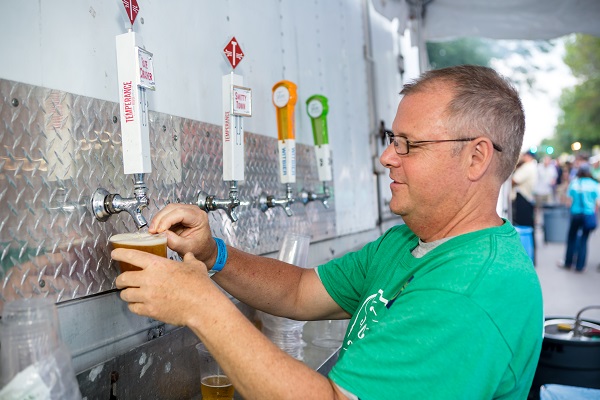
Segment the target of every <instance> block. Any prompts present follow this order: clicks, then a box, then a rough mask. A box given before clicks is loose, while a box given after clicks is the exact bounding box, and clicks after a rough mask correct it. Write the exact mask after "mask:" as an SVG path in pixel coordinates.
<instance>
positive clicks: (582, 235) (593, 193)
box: [559, 164, 600, 272]
mask: <svg viewBox="0 0 600 400" xmlns="http://www.w3.org/2000/svg"><path fill="white" fill-rule="evenodd" d="M567 194H568V196H569V202H570V209H571V220H570V224H569V233H568V236H567V251H566V254H565V259H564V261H560V262H559V267H561V268H565V269H571V268H572V266H573V262H574V261H575V271H576V272H583V270H584V269H585V262H586V259H587V242H588V237H589V234H590V229H589V228H588V227H586V225H585V223H584V222H585V216H586V215H591V214H594V216H595V217H596V218H597V216H598V207H599V206H600V187H599V186H598V182H597V181H596V180H595V179H594V178H593V177H592V174H591V172H590V167H589V165H587V164H580V165H579V167H578V169H577V174H576V176H575V179H573V180H572V181H571V183H570V184H569V189H568V191H567Z"/></svg>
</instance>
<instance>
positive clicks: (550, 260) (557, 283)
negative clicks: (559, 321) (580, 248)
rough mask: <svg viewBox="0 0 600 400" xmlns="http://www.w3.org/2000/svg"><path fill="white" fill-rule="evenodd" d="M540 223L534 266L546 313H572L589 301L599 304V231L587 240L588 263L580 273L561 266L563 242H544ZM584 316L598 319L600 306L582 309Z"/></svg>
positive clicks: (556, 314)
mask: <svg viewBox="0 0 600 400" xmlns="http://www.w3.org/2000/svg"><path fill="white" fill-rule="evenodd" d="M543 232H544V231H543V227H542V226H540V227H538V228H537V229H536V245H537V251H536V256H537V263H536V270H537V272H538V276H539V278H540V283H541V285H542V292H543V295H544V308H545V315H546V316H563V317H575V315H576V314H577V312H578V311H579V310H581V309H582V308H583V307H586V306H589V305H600V231H599V230H596V231H594V232H592V234H591V235H590V238H589V241H588V259H587V266H586V269H585V271H584V272H583V273H575V272H573V271H568V270H564V269H560V268H558V267H557V262H558V261H559V260H562V259H563V258H564V256H565V250H566V244H565V243H544V234H543ZM583 315H584V317H586V319H588V318H589V319H594V320H597V321H600V310H590V311H587V312H585V313H584V314H583Z"/></svg>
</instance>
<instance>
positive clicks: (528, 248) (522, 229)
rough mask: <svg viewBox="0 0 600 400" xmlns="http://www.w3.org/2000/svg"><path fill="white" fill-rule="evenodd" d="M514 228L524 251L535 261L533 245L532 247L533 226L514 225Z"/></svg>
mask: <svg viewBox="0 0 600 400" xmlns="http://www.w3.org/2000/svg"><path fill="white" fill-rule="evenodd" d="M515 230H516V231H517V232H518V233H519V236H520V237H521V244H522V245H523V247H524V248H525V252H526V253H527V255H528V256H529V258H531V261H532V262H534V263H535V255H534V251H535V250H534V247H533V228H532V227H530V226H520V225H515Z"/></svg>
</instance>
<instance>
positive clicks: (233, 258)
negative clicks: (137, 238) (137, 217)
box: [112, 66, 543, 399]
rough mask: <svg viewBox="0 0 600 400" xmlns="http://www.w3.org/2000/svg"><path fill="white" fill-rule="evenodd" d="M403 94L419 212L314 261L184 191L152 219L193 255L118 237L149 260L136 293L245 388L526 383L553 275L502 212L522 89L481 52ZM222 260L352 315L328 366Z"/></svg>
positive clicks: (508, 390)
mask: <svg viewBox="0 0 600 400" xmlns="http://www.w3.org/2000/svg"><path fill="white" fill-rule="evenodd" d="M401 94H402V95H404V96H403V98H402V99H401V101H400V104H399V106H398V110H397V114H396V117H395V119H394V122H393V124H392V129H393V131H388V132H387V138H388V143H389V145H388V147H387V148H386V150H385V151H384V152H383V154H382V156H381V158H380V161H381V163H382V164H383V166H385V167H386V168H387V169H388V170H389V176H390V179H391V184H390V189H391V192H392V199H391V202H390V208H391V210H392V211H393V212H394V213H396V214H398V215H400V216H402V218H403V220H404V222H405V224H402V225H397V226H394V227H392V228H390V229H389V230H388V231H387V232H385V233H384V234H383V235H382V236H381V237H380V238H379V239H377V240H375V241H374V242H371V243H368V244H366V245H365V246H364V247H363V248H362V249H361V250H359V251H356V252H352V253H349V254H346V255H344V256H343V257H341V258H338V259H334V260H332V261H330V262H328V263H326V264H324V265H321V266H318V267H317V268H315V269H303V268H298V267H295V266H293V265H289V264H286V263H284V262H281V261H279V260H275V259H271V258H264V257H260V256H256V255H252V254H248V253H245V252H242V251H240V250H237V249H235V248H233V247H231V246H220V245H219V242H218V240H217V241H216V240H215V239H213V237H212V236H211V230H210V227H209V224H208V217H207V215H206V213H205V212H204V211H201V210H200V209H199V208H198V207H196V206H194V205H184V204H170V205H168V206H167V207H165V208H164V209H163V210H161V211H160V212H159V213H158V214H157V215H156V216H155V217H154V219H153V220H152V223H151V225H150V227H149V230H150V232H166V234H167V238H168V245H169V247H170V248H171V249H173V250H176V251H177V252H179V253H180V254H181V255H183V262H176V261H173V260H167V259H163V258H159V257H156V256H153V255H151V254H146V253H141V252H138V251H135V250H126V249H116V250H114V251H113V252H112V257H113V258H114V259H115V260H118V261H126V262H130V263H132V264H135V265H137V266H139V267H141V268H142V271H136V272H125V273H123V274H121V275H119V277H118V278H117V280H116V285H117V287H118V288H121V289H123V290H122V291H121V298H122V299H123V300H124V301H126V302H128V303H129V309H130V310H131V311H132V312H134V313H136V314H140V315H146V316H149V317H151V318H154V319H158V320H161V321H164V322H167V323H170V324H176V325H186V326H188V327H189V328H190V329H191V330H192V331H193V332H194V333H196V334H197V335H198V337H199V338H200V340H201V341H202V342H203V343H204V344H205V345H206V347H207V348H208V349H209V351H210V352H211V353H212V354H213V355H214V356H215V358H216V359H217V360H218V362H219V364H220V365H221V366H222V367H223V370H224V371H225V372H226V373H227V375H228V376H229V377H230V378H231V380H232V381H233V383H234V386H235V388H236V390H237V391H239V393H240V394H241V395H242V396H243V397H244V398H246V399H254V398H256V399H282V398H286V399H294V398H299V399H358V398H360V399H391V398H398V397H399V396H400V397H402V398H407V399H410V398H423V397H426V398H432V399H442V398H445V399H450V398H452V399H469V398H471V399H492V398H498V399H500V398H502V399H524V398H526V397H527V394H528V392H529V389H530V386H531V382H532V379H533V375H534V372H535V369H536V366H537V361H538V357H539V353H540V349H541V343H542V335H541V332H542V324H543V312H542V297H541V289H540V285H539V281H538V279H537V275H536V273H535V270H534V268H533V266H532V264H531V260H530V259H529V257H528V256H527V255H526V253H525V251H524V249H523V246H522V245H521V241H520V238H519V235H518V234H517V232H516V231H515V229H514V227H513V226H512V225H511V224H510V222H509V221H507V220H505V219H502V218H500V217H499V216H498V214H497V213H496V204H497V201H498V196H499V192H500V188H501V185H502V184H503V182H505V181H506V180H507V179H508V178H509V177H510V175H511V173H512V171H513V170H514V166H515V163H516V161H517V158H518V156H519V149H520V147H521V144H522V140H523V132H524V129H525V119H524V114H523V108H522V105H521V101H520V99H519V96H518V94H517V92H516V91H515V89H514V88H513V87H512V86H511V85H510V84H509V83H507V81H506V80H504V79H503V78H502V77H501V76H499V75H498V74H497V73H496V72H495V71H494V70H492V69H490V68H486V67H479V66H459V67H451V68H444V69H439V70H433V71H428V72H426V73H424V74H423V75H422V76H421V77H420V78H419V79H418V80H416V81H415V82H413V83H410V84H407V85H405V86H404V89H403V90H402V92H401ZM215 265H216V266H215ZM213 267H214V269H216V270H219V272H216V273H215V271H212V270H211V269H212V268H213ZM209 274H211V275H212V279H213V280H214V281H215V282H216V283H218V284H219V285H220V286H221V287H223V288H224V289H225V290H226V291H227V292H229V293H231V294H232V295H234V296H235V297H236V298H237V299H239V300H241V301H242V302H244V303H246V304H247V305H250V306H252V307H254V308H256V309H258V310H262V311H264V312H267V313H270V314H274V315H278V316H285V317H288V318H293V319H298V320H318V319H325V320H327V319H344V318H349V319H350V323H349V325H348V329H347V331H346V335H345V339H344V342H343V345H342V349H341V350H340V355H339V359H338V360H337V362H336V364H335V365H334V366H333V369H332V370H331V372H330V373H329V376H328V377H324V376H322V375H320V374H319V373H317V372H316V371H314V370H312V369H310V368H309V367H308V366H306V365H305V364H303V363H302V362H300V361H298V360H296V359H294V358H292V357H291V356H289V355H287V354H286V353H284V352H283V351H281V350H280V349H279V348H277V347H276V346H275V345H274V344H273V343H271V342H270V341H269V340H268V339H267V338H266V337H265V336H264V335H262V334H261V333H260V332H259V331H258V330H257V329H256V327H255V326H254V325H253V324H252V323H251V322H250V321H248V320H247V319H246V318H245V317H244V316H243V315H242V314H241V313H240V312H239V311H238V309H237V308H236V306H235V305H234V304H233V303H232V302H231V301H229V299H228V298H227V297H226V296H225V295H224V294H223V293H222V292H221V291H220V290H219V288H217V287H216V286H215V285H213V282H212V281H211V279H210V278H209Z"/></svg>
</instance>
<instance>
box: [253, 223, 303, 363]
mask: <svg viewBox="0 0 600 400" xmlns="http://www.w3.org/2000/svg"><path fill="white" fill-rule="evenodd" d="M309 245H310V236H308V235H303V234H299V233H293V232H288V233H286V235H285V237H284V239H283V245H282V247H281V250H280V251H279V260H281V261H285V262H287V263H289V264H293V265H296V266H298V267H302V268H306V266H307V261H308V246H309ZM260 316H261V321H262V332H263V333H264V334H265V336H267V337H268V338H269V339H270V340H271V341H272V342H273V343H274V344H275V345H277V347H279V348H280V349H282V350H283V351H285V352H286V353H288V354H289V355H291V356H292V357H294V358H296V359H298V360H302V359H303V357H304V346H305V345H306V343H305V342H304V341H303V340H302V330H303V329H304V324H306V321H296V320H292V319H288V318H283V317H276V316H274V315H270V314H266V313H260Z"/></svg>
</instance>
